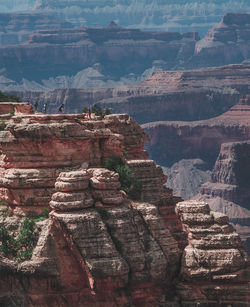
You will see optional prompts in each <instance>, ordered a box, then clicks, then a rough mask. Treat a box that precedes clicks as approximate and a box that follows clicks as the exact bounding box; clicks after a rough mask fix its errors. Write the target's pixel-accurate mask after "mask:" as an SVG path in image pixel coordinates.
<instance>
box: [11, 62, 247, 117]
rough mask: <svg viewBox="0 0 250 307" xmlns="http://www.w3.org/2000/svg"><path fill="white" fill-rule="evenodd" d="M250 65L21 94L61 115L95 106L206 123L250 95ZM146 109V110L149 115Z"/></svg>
mask: <svg viewBox="0 0 250 307" xmlns="http://www.w3.org/2000/svg"><path fill="white" fill-rule="evenodd" d="M249 75H250V66H249V65H228V66H225V67H219V68H206V69H200V70H191V71H164V72H155V73H154V74H153V75H152V76H151V77H149V78H147V79H146V80H144V81H143V82H141V83H138V84H134V85H130V86H123V87H117V88H99V89H98V88H94V89H91V88H89V89H83V88H81V89H58V90H54V91H49V92H46V93H44V92H39V91H38V92H36V91H30V92H15V94H16V95H18V96H19V97H21V98H22V99H23V101H26V100H27V101H31V102H35V101H39V104H40V106H39V107H40V110H42V105H43V103H44V102H47V103H48V110H49V111H50V112H52V113H54V112H57V110H58V108H59V105H60V104H61V102H62V101H63V102H64V103H65V111H66V112H81V111H82V109H83V108H84V107H86V106H91V105H94V104H95V103H97V104H99V105H101V106H102V107H104V108H105V107H108V108H111V109H112V112H113V113H128V114H129V115H130V116H132V117H133V118H135V119H136V121H138V122H139V123H147V122H153V121H166V120H171V121H173V120H187V121H191V120H200V119H206V118H210V117H214V116H218V115H220V114H222V113H223V112H225V111H227V110H228V109H229V108H230V107H232V106H233V105H235V104H236V103H237V102H238V101H239V99H240V97H241V95H245V94H248V93H249V91H250V86H249V84H250V82H249V81H250V80H249ZM145 110H146V111H145Z"/></svg>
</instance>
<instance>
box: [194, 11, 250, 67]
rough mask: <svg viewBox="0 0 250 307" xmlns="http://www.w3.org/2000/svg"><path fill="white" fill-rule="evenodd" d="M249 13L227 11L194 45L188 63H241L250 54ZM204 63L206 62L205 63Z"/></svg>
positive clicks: (202, 64) (215, 64)
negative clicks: (193, 50)
mask: <svg viewBox="0 0 250 307" xmlns="http://www.w3.org/2000/svg"><path fill="white" fill-rule="evenodd" d="M249 24H250V14H247V13H237V14H234V13H228V14H226V15H225V16H224V17H223V19H222V21H221V22H220V23H219V24H218V25H216V26H215V27H213V28H212V29H211V30H210V31H209V32H208V34H207V35H206V36H205V37H204V38H203V39H202V40H200V41H199V42H197V44H196V46H195V54H194V56H193V58H192V59H191V61H190V65H194V66H199V67H204V65H206V66H217V65H225V64H229V63H230V64H233V63H241V62H242V61H244V60H247V59H248V58H249V56H250V40H249V34H250V26H249ZM205 63H206V64H205Z"/></svg>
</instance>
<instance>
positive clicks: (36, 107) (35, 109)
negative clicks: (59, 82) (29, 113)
mask: <svg viewBox="0 0 250 307" xmlns="http://www.w3.org/2000/svg"><path fill="white" fill-rule="evenodd" d="M37 109H38V102H37V101H36V102H35V103H34V112H35V113H37Z"/></svg>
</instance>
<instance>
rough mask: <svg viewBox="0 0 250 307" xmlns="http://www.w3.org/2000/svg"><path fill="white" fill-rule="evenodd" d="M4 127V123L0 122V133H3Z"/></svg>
mask: <svg viewBox="0 0 250 307" xmlns="http://www.w3.org/2000/svg"><path fill="white" fill-rule="evenodd" d="M5 127H6V124H5V121H3V120H1V121H0V131H3V130H4V129H5Z"/></svg>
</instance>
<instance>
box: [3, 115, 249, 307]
mask: <svg viewBox="0 0 250 307" xmlns="http://www.w3.org/2000/svg"><path fill="white" fill-rule="evenodd" d="M20 119H21V120H20ZM119 125H120V127H119ZM4 129H5V130H3V131H1V132H0V140H1V143H0V144H1V152H2V161H1V173H0V174H1V180H0V185H1V194H0V197H1V198H0V199H1V201H2V205H4V206H6V207H8V208H9V209H11V210H12V212H13V213H14V215H13V217H11V221H14V220H16V221H17V222H18V221H19V219H20V217H21V218H22V219H23V218H24V216H26V215H29V216H30V215H33V216H34V215H37V213H35V211H36V212H38V213H39V211H41V209H42V208H48V207H49V205H50V207H51V209H52V212H51V213H50V215H49V218H47V219H45V220H44V221H39V222H36V225H37V223H40V224H39V229H40V231H39V238H38V241H37V243H36V246H35V248H34V249H33V251H32V257H31V259H29V260H26V261H24V262H21V263H18V262H17V261H16V260H15V259H14V258H13V259H12V260H10V259H8V258H6V257H4V255H3V254H0V271H1V280H0V304H1V305H2V306H6V307H7V306H9V305H11V304H15V305H17V306H23V305H24V306H35V305H40V306H58V305H60V306H65V307H66V306H85V305H88V306H100V305H103V306H128V305H133V306H162V305H168V304H171V305H172V306H176V307H179V306H184V303H185V301H186V297H185V295H184V294H183V293H182V292H180V291H179V288H180V287H184V288H185V287H186V284H185V282H184V286H183V285H182V283H180V282H179V281H180V277H181V278H183V276H185V274H182V275H181V276H179V271H180V267H181V266H180V261H181V256H182V254H183V249H184V247H185V246H186V244H187V240H186V237H185V234H184V232H183V230H182V224H181V220H182V221H183V223H184V224H187V225H189V224H190V225H197V224H198V226H199V227H200V228H202V227H203V226H202V225H203V224H204V225H205V227H206V228H207V227H210V226H211V225H212V224H213V223H214V224H216V225H217V224H218V226H216V227H217V228H216V227H212V229H215V232H216V231H217V230H218V229H219V230H221V231H218V233H221V236H220V235H218V236H216V237H214V240H213V243H212V245H209V241H208V240H207V239H206V238H204V240H203V241H202V240H200V241H199V238H194V240H196V241H194V243H195V244H196V245H195V248H199V249H202V248H203V245H204V244H205V246H209V247H211V249H212V251H211V253H210V250H209V253H210V254H213V248H218V249H221V250H224V249H226V247H225V244H226V243H225V242H226V240H230V242H231V243H230V244H232V248H233V251H232V252H231V254H230V251H231V249H226V252H224V254H223V252H221V255H226V256H229V257H231V258H229V260H230V259H233V260H235V261H234V263H233V265H232V266H231V264H230V261H229V260H227V263H225V264H224V265H222V267H223V268H225V270H226V271H225V272H235V271H237V270H239V269H243V267H244V265H245V260H244V259H243V258H244V257H243V256H242V257H240V255H239V254H237V252H238V251H239V250H240V251H241V253H242V255H243V253H244V252H243V251H242V250H241V242H240V240H239V238H238V236H237V234H236V233H235V232H233V231H231V228H230V227H229V226H228V225H226V221H227V219H226V217H225V216H220V215H218V214H216V213H213V215H211V214H210V213H209V212H210V211H209V207H208V206H207V205H205V206H203V207H204V210H205V211H206V212H203V211H204V210H203V209H202V210H200V208H199V204H198V205H197V208H196V209H195V208H194V207H195V206H194V204H191V205H190V206H189V205H187V206H186V207H185V210H186V211H185V210H184V211H185V212H184V211H183V210H182V211H183V212H184V213H183V214H185V218H184V219H183V217H182V216H181V219H179V218H178V217H177V215H176V214H175V211H174V210H175V204H176V202H177V201H179V199H178V198H175V197H173V195H172V193H171V191H170V190H168V189H166V188H165V187H164V183H165V181H166V177H165V176H164V174H163V172H162V170H161V168H160V167H159V166H157V165H156V164H155V163H154V162H153V161H152V160H145V152H144V150H143V148H142V143H143V140H144V139H146V136H145V133H144V132H143V131H142V129H141V128H140V126H139V125H137V124H136V123H135V122H134V121H133V120H132V119H130V118H129V117H128V116H127V115H112V116H108V117H105V118H104V119H103V120H102V121H101V120H98V119H93V120H91V121H90V120H86V119H84V118H83V115H70V114H65V115H63V114H60V115H47V114H39V113H36V114H29V115H25V114H23V115H22V116H13V117H11V118H10V119H8V121H7V122H6V126H5V128H4ZM135 136H136V137H138V136H140V137H141V138H142V140H139V141H138V143H137V144H136V142H135ZM17 148H20V150H19V151H18V150H17ZM123 149H125V150H126V151H127V156H128V157H130V158H127V160H125V162H126V163H127V165H128V166H129V167H130V168H131V169H132V171H133V172H134V175H135V177H136V178H137V179H138V180H139V181H140V182H141V184H142V195H141V199H140V201H137V202H135V201H132V200H131V199H129V198H128V196H127V195H126V193H125V192H123V191H120V190H119V188H120V182H119V176H118V174H117V173H115V172H113V171H109V170H107V169H104V168H102V167H101V164H102V163H103V161H104V159H105V158H106V157H111V156H112V155H117V154H120V156H121V157H122V150H123ZM112 150H113V151H112ZM123 159H124V157H123ZM178 206H179V205H178ZM190 208H191V209H190ZM178 210H179V209H178ZM190 210H191V211H190ZM197 210H198V211H197ZM182 211H180V210H179V211H178V214H181V213H182ZM193 212H194V213H195V214H196V215H195V214H194V215H192V214H191V213H193ZM197 212H198V213H197ZM0 218H1V220H0V223H1V225H5V224H6V223H7V219H6V218H3V217H0ZM8 221H10V218H9V220H8ZM199 227H198V228H199ZM209 229H210V228H209ZM222 230H223V231H222ZM17 231H18V230H17ZM188 232H189V230H188ZM222 232H223V235H222ZM216 234H217V232H216ZM202 244H203V245H202ZM206 244H207V245H206ZM188 248H190V245H189V246H188V247H187V248H186V250H188ZM204 253H205V257H207V255H208V254H206V252H204ZM226 253H227V254H226ZM210 254H209V255H208V258H209V257H212V258H211V259H213V261H214V262H215V263H214V266H215V267H216V270H217V267H219V266H220V265H221V264H220V263H219V260H220V256H218V257H215V256H211V255H210ZM185 255H186V252H185V253H184V254H183V259H184V260H183V263H185V259H186V258H185ZM202 255H203V254H202ZM202 255H201V257H202ZM190 257H192V255H191V256H190ZM213 257H214V258H213ZM217 258H218V259H219V260H218V259H217ZM209 259H210V258H209ZM217 260H218V261H217ZM206 261H208V260H206ZM186 262H188V261H186ZM201 269H203V263H201V262H198V263H197V264H196V266H195V267H194V271H195V270H197V271H199V270H201ZM216 270H215V271H216ZM217 271H218V270H217ZM217 271H216V272H217ZM181 272H183V270H182V271H181ZM217 273H218V272H217ZM217 273H216V274H217ZM216 274H215V275H216ZM194 275H195V274H194ZM217 275H218V274H217ZM185 278H186V277H185ZM202 280H203V279H202ZM223 280H224V279H223ZM229 280H230V285H231V284H232V280H231V279H229ZM204 281H206V278H204ZM205 285H207V284H205ZM209 286H211V289H213V287H214V284H213V283H211V284H209ZM241 286H242V289H243V290H244V289H245V283H244V282H243V281H242V283H241ZM206 289H207V288H206ZM237 289H238V288H237ZM185 291H186V292H185V293H188V295H189V297H193V296H192V294H193V293H195V289H192V290H190V291H191V292H190V291H189V290H188V289H187V288H185ZM188 291H189V292H188ZM237 291H239V289H238V290H237ZM244 291H245V290H244ZM220 295H222V294H220ZM244 295H245V294H244V293H243V294H242V292H240V296H241V297H242V300H243V301H244V300H245V296H244ZM205 299H206V302H210V300H209V298H207V297H205ZM182 301H183V303H182ZM228 301H229V302H230V303H231V301H232V302H233V299H232V300H230V299H229V300H228ZM228 301H227V302H228ZM192 302H194V300H192Z"/></svg>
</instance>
